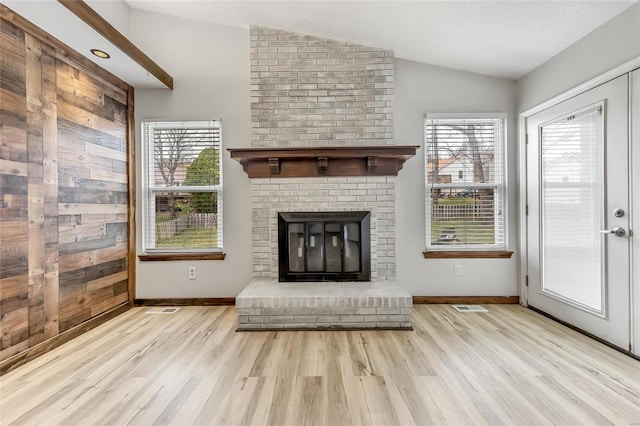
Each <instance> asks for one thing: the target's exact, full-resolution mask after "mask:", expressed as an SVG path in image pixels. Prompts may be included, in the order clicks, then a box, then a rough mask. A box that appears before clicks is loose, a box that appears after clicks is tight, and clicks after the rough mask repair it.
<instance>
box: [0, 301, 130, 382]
mask: <svg viewBox="0 0 640 426" xmlns="http://www.w3.org/2000/svg"><path fill="white" fill-rule="evenodd" d="M130 308H131V307H130V306H129V304H128V303H124V304H122V305H120V306H117V307H115V308H113V309H111V310H109V311H107V312H104V313H102V314H100V315H98V316H95V317H93V318H91V319H89V320H87V321H85V322H83V323H82V324H78V325H76V326H75V327H73V328H70V329H69V330H66V331H64V332H62V333H60V334H58V335H57V336H55V337H52V338H51V339H48V340H45V341H44V342H42V343H39V344H37V345H35V346H32V347H30V348H28V349H26V350H25V351H22V352H20V353H18V354H16V355H14V356H12V357H10V358H7V359H5V360H4V361H2V362H0V376H2V375H4V374H6V373H8V372H10V371H12V370H14V369H15V368H17V367H19V366H21V365H23V364H25V363H26V362H29V361H31V360H33V359H35V358H37V357H39V356H42V355H44V354H46V353H47V352H49V351H51V350H53V349H55V348H57V347H58V346H60V345H62V344H64V343H66V342H68V341H69V340H72V339H74V338H76V337H78V336H80V335H81V334H84V333H86V332H87V331H89V330H91V329H93V328H96V327H97V326H99V325H101V324H104V323H105V322H107V321H109V320H110V319H113V318H115V317H117V316H118V315H120V314H122V313H124V312H126V311H128V310H129V309H130Z"/></svg>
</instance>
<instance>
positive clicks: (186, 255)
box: [138, 118, 226, 261]
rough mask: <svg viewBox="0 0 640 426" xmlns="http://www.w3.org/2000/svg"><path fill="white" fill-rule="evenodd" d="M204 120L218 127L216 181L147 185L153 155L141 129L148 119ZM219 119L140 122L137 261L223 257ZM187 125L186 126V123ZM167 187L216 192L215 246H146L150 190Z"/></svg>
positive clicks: (168, 190) (222, 185)
mask: <svg viewBox="0 0 640 426" xmlns="http://www.w3.org/2000/svg"><path fill="white" fill-rule="evenodd" d="M208 122H217V123H218V126H219V127H218V128H219V139H220V147H219V151H220V155H219V158H220V180H219V183H218V185H211V186H193V187H184V186H170V187H150V186H149V170H150V169H151V170H153V164H154V160H153V155H151V156H150V150H151V143H150V139H149V138H147V132H146V131H145V126H146V125H147V124H149V123H162V124H167V123H208ZM222 127H223V125H222V119H220V118H209V119H194V120H189V119H184V120H181V119H175V120H166V119H165V120H154V119H145V120H142V121H141V122H140V132H141V154H142V155H141V162H142V164H141V171H142V179H141V181H142V209H141V210H142V216H141V219H140V222H141V224H142V226H141V228H142V232H141V234H142V235H141V236H142V254H140V255H138V259H139V260H141V261H159V260H163V261H164V260H224V258H225V256H226V254H225V253H224V252H223V247H224V240H223V237H224V234H223V224H224V222H223V214H222V212H223V187H224V184H223V179H224V171H223V156H222V152H223V149H222V144H223V133H222V131H223V129H222ZM187 128H188V127H187ZM185 188H188V189H189V191H185ZM171 191H182V192H215V193H216V194H217V195H218V213H217V217H216V227H217V229H216V230H217V233H218V242H219V244H220V246H219V247H212V248H206V249H197V248H186V249H177V248H174V249H163V248H161V249H158V248H149V247H147V232H148V229H147V228H148V226H147V217H148V215H147V213H148V210H149V209H150V208H151V194H152V193H153V192H171Z"/></svg>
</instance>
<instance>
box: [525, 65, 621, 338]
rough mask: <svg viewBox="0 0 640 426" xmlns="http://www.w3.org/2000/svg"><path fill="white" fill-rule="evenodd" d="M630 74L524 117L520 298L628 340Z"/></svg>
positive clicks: (587, 327)
mask: <svg viewBox="0 0 640 426" xmlns="http://www.w3.org/2000/svg"><path fill="white" fill-rule="evenodd" d="M628 80H629V76H626V75H625V76H622V77H618V78H616V79H614V80H612V81H610V82H608V83H606V84H603V85H601V86H598V87H596V88H594V89H592V90H590V91H588V92H585V93H583V94H581V95H578V96H576V97H573V98H571V99H569V100H566V101H564V102H561V103H559V104H557V105H555V106H553V107H551V108H548V109H546V110H544V111H542V112H540V113H538V114H536V115H533V116H531V117H529V118H528V119H527V134H528V146H527V194H528V195H527V204H528V212H529V214H528V224H527V241H528V242H527V250H528V280H529V281H528V282H529V286H528V294H527V303H528V305H529V306H532V307H534V308H537V309H539V310H541V311H543V312H545V313H547V314H550V315H552V316H554V317H556V318H558V319H560V320H563V321H565V322H568V323H570V324H572V325H575V326H576V327H579V328H581V329H582V330H584V331H586V332H588V333H591V334H593V335H595V336H597V337H599V338H601V339H604V340H606V341H607V342H610V343H612V344H614V345H616V346H618V347H620V348H622V349H625V350H627V349H629V345H630V338H631V331H630V318H631V303H630V297H631V280H630V270H631V268H630V256H631V251H630V249H631V243H630V237H629V225H630V215H629V213H630V211H629V210H630V195H631V194H630V186H629V185H630V179H629V170H630V161H629V152H630V151H629V148H630V146H629V131H628V129H629V109H628V108H629V107H628V94H629V83H628Z"/></svg>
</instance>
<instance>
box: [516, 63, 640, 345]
mask: <svg viewBox="0 0 640 426" xmlns="http://www.w3.org/2000/svg"><path fill="white" fill-rule="evenodd" d="M637 69H640V56H638V57H636V58H634V59H632V60H630V61H628V62H625V63H623V64H622V65H619V66H617V67H615V68H613V69H611V70H609V71H607V72H605V73H602V74H600V75H598V76H596V77H594V78H592V79H590V80H587V81H585V82H583V83H581V84H578V85H577V86H575V87H573V88H571V89H569V90H567V91H566V92H563V93H561V94H559V95H557V96H554V97H553V98H551V99H548V100H546V101H544V102H542V103H540V104H538V105H536V106H534V107H532V108H529V109H527V110H525V111H523V112H521V113H520V114H519V118H518V129H519V130H518V143H517V153H516V155H517V157H518V183H517V185H518V190H519V197H518V207H517V210H518V248H519V259H518V260H519V265H518V289H519V295H520V304H521V305H522V306H525V307H527V306H528V302H527V299H528V255H529V253H528V248H527V246H528V237H527V231H528V215H527V213H528V212H527V209H528V206H527V199H528V194H527V175H528V173H527V172H528V170H527V148H526V147H527V119H528V118H529V117H531V116H533V115H535V114H537V113H539V112H541V111H544V110H545V109H547V108H550V107H552V106H555V105H557V104H559V103H561V102H564V101H566V100H568V99H571V98H573V97H575V96H578V95H580V94H582V93H584V92H586V91H588V90H590V89H593V88H595V87H597V86H600V85H601V84H604V83H607V82H608V81H611V80H613V79H615V78H618V77H620V76H622V75H625V74H630V73H631V72H632V71H634V70H637ZM631 80H632V79H630V82H631V83H633V81H631ZM636 83H638V84H640V82H636ZM630 87H631V89H630V90H631V91H633V90H636V91H637V90H638V89H637V88H634V87H633V85H632V84H631V85H630ZM631 98H632V97H631V96H630V97H629V103H630V104H631ZM629 106H630V107H632V106H633V107H636V108H640V105H629ZM630 111H631V109H630ZM629 126H630V133H629V134H630V136H631V143H630V144H629V150H630V152H629V154H630V155H629V162H630V164H629V166H630V176H629V179H630V182H629V195H630V196H631V195H632V192H631V191H632V186H631V185H632V176H633V171H634V168H633V166H635V174H636V175H638V174H640V158H636V159H634V158H633V157H632V155H631V153H632V152H631V149H632V147H633V145H634V143H635V144H636V145H637V146H640V123H629ZM632 126H633V127H632ZM534 136H535V135H534ZM532 137H533V136H532ZM636 157H640V154H638V153H636ZM631 201H632V204H631V208H632V209H633V207H636V208H635V209H634V211H633V212H632V216H631V218H630V225H633V224H634V223H637V224H639V226H640V211H639V210H638V208H640V197H636V199H632V200H631ZM630 229H632V230H633V228H631V226H630ZM639 229H640V228H639ZM635 246H638V244H637V243H636V244H635ZM631 250H632V253H631V256H632V259H631V260H632V262H631V265H632V268H633V260H634V259H636V260H638V259H640V253H634V250H633V246H632V248H631ZM636 251H640V248H636ZM631 293H632V294H631V298H630V300H629V304H630V316H631V318H632V321H631V324H630V325H631V345H632V347H633V350H632V352H633V353H635V354H636V355H640V351H639V350H638V349H640V348H638V346H640V329H638V328H636V329H634V328H633V324H634V322H637V321H640V270H638V271H633V270H632V271H631ZM634 319H635V320H634Z"/></svg>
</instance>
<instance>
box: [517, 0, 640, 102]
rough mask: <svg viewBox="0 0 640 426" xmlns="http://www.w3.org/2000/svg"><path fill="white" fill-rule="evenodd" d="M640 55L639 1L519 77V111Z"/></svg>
mask: <svg viewBox="0 0 640 426" xmlns="http://www.w3.org/2000/svg"><path fill="white" fill-rule="evenodd" d="M637 56H640V3H636V4H634V5H633V6H631V7H630V8H628V9H626V10H625V11H624V12H622V13H621V14H619V15H618V16H616V17H614V18H613V19H611V20H609V21H608V22H606V23H605V24H603V25H602V26H600V27H599V28H597V29H596V30H594V31H592V32H591V33H589V34H587V35H586V36H585V37H583V38H582V39H580V40H578V41H577V42H576V43H574V44H572V45H571V46H569V47H568V48H566V49H565V50H563V51H562V52H560V53H559V54H558V55H556V56H555V57H553V58H551V59H550V60H549V61H547V62H545V63H544V64H542V65H540V66H539V67H538V68H536V69H535V70H533V71H532V72H530V73H528V74H527V75H525V76H524V77H522V78H521V79H520V80H518V83H517V87H518V111H519V112H522V111H525V110H527V109H529V108H531V107H533V106H536V105H538V104H540V103H542V102H543V101H546V100H547V99H550V98H552V97H554V96H556V95H558V94H560V93H562V92H565V91H567V90H569V89H571V88H572V87H574V86H577V85H578V84H580V83H582V82H584V81H587V80H589V79H591V78H593V77H596V76H598V75H600V74H602V73H604V72H606V71H609V70H610V69H612V68H615V67H616V66H618V65H620V64H623V63H625V62H627V61H629V60H631V59H633V58H635V57H637Z"/></svg>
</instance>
